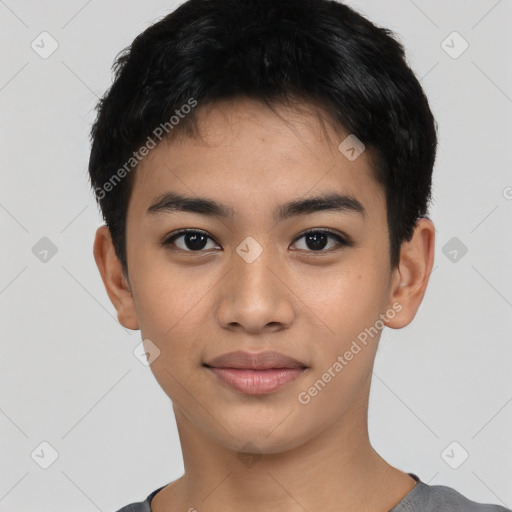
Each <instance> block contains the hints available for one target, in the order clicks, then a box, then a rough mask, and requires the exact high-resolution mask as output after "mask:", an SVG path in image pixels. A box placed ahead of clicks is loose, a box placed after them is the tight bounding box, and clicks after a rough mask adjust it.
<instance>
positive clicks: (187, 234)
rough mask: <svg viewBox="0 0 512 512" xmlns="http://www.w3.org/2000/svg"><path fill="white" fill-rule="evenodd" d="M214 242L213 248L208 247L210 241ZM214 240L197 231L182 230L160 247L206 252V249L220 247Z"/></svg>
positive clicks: (203, 232)
mask: <svg viewBox="0 0 512 512" xmlns="http://www.w3.org/2000/svg"><path fill="white" fill-rule="evenodd" d="M209 240H211V241H212V242H214V245H213V247H207V245H208V241H209ZM216 244H217V243H216V242H215V240H213V238H212V237H211V236H210V235H208V234H207V233H206V231H200V230H197V229H181V230H180V231H177V232H176V233H173V234H171V235H170V236H169V237H167V238H166V239H165V240H164V241H163V242H161V244H160V245H162V246H164V247H166V248H169V249H171V250H174V249H173V246H175V247H177V248H178V249H179V250H180V251H182V252H204V251H205V250H206V249H212V248H213V249H215V248H217V247H219V246H218V245H216Z"/></svg>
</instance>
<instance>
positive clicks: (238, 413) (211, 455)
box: [94, 99, 435, 512]
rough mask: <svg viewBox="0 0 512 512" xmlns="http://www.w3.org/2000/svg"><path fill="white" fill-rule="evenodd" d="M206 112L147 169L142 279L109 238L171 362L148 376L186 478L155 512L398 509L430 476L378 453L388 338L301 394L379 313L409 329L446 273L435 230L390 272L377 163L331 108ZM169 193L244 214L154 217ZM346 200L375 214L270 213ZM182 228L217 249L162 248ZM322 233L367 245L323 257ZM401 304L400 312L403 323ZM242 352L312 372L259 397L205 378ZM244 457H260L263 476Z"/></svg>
mask: <svg viewBox="0 0 512 512" xmlns="http://www.w3.org/2000/svg"><path fill="white" fill-rule="evenodd" d="M196 113H197V115H198V121H199V128H200V136H195V137H181V138H179V139H175V140H174V141H172V142H170V143H169V144H166V143H164V144H160V145H158V146H157V147H156V148H155V149H153V150H152V151H151V152H150V154H149V155H148V156H147V157H146V158H145V160H144V161H143V162H142V163H141V164H140V166H139V168H138V169H137V171H136V172H137V173H136V176H135V183H134V189H133V192H132V196H131V198H130V203H129V209H128V216H127V254H128V269H129V273H128V276H124V275H123V272H122V268H121V264H120V262H119V260H118V259H117V257H116V255H115V252H114V248H113V245H112V242H111V238H110V235H109V232H108V229H107V228H106V227H105V226H102V227H100V228H99V229H98V230H97V233H96V239H95V243H94V256H95V259H96V263H97V266H98V269H99V271H100V274H101V277H102V279H103V282H104V284H105V287H106V291H107V293H108V295H109V298H110V300H111V301H112V303H113V305H114V306H115V308H116V310H117V315H118V319H119V322H120V323H121V324H122V325H123V326H125V327H126V328H129V329H140V331H141V335H142V339H150V340H151V342H152V343H153V344H154V346H156V347H158V350H160V354H159V356H158V357H157V358H156V359H155V360H154V361H153V362H152V364H151V370H152V372H153V374H154V375H155V377H156V379H157V381H158V382H159V384H160V385H161V387H162V389H163V390H164V391H165V393H166V394H167V395H168V396H169V398H170V399H171V400H172V402H173V407H174V411H175V414H176V421H177V425H178V431H179V435H180V442H181V447H182V452H183V458H184V466H185V473H184V475H183V476H182V477H181V478H180V479H178V480H176V481H174V482H172V483H171V484H169V485H168V486H167V487H165V488H164V489H163V490H162V491H160V492H159V493H158V494H157V495H156V496H155V498H154V499H153V501H152V509H153V511H154V512H164V511H167V512H169V511H178V510H180V511H186V510H191V509H192V510H194V509H195V510H197V511H199V512H208V511H218V510H223V511H226V512H231V511H233V512H234V511H239V510H248V504H250V510H251V511H253V512H259V511H268V510H273V511H282V512H291V511H299V510H300V511H303V510H304V509H305V510H308V511H316V510H322V511H337V512H340V511H341V512H343V511H349V510H350V511H353V510H358V511H359V512H365V511H372V512H377V511H382V512H386V511H388V510H389V509H391V508H392V507H393V506H394V505H396V504H397V503H398V502H399V501H400V500H401V499H402V498H403V497H404V496H405V495H406V494H407V493H408V492H409V491H410V490H411V489H412V488H413V487H414V485H415V481H414V480H413V479H412V478H411V477H410V476H409V475H407V474H406V473H404V472H402V471H400V470H398V469H396V468H394V467H392V466H390V465H389V464H388V463H387V462H385V461H384V460H383V459H382V458H381V457H380V456H379V455H378V453H377V452H376V451H375V450H374V449H373V447H372V446H371V444H370V441H369V436H368V428H367V413H368V397H369V391H370V382H371V375H372V368H373V364H374V358H375V354H376V350H377V345H378V340H379V338H380V332H381V331H380V330H379V334H378V335H376V336H374V337H373V338H371V337H369V341H368V343H367V345H366V346H362V350H361V351H360V352H358V353H357V355H355V356H354V357H353V359H352V360H351V361H350V362H348V364H347V365H346V366H344V367H343V370H342V371H340V372H339V373H336V376H335V377H333V378H332V379H331V381H330V382H329V383H328V384H327V385H326V386H325V387H324V388H323V389H322V390H321V391H320V392H318V393H317V394H316V396H314V397H312V398H311V400H310V402H309V403H307V404H302V403H300V402H299V401H298V398H297V397H298V395H299V393H300V392H303V391H307V390H308V389H309V388H310V387H311V386H312V385H313V384H314V383H315V381H317V380H318V379H319V378H321V376H322V374H324V373H325V372H326V371H327V370H328V368H329V367H332V366H333V363H334V362H335V361H336V360H337V357H338V356H339V355H343V354H344V353H345V352H346V351H347V350H349V348H350V346H351V344H352V342H353V341H354V340H356V339H357V336H358V334H360V333H361V332H362V331H364V329H365V328H369V327H370V326H373V325H375V323H376V321H377V320H378V319H379V315H384V316H385V325H386V326H388V327H390V328H393V329H400V328H402V327H404V326H406V325H408V324H409V323H410V322H411V321H412V319H413V318H414V316H415V314H416V312H417V310H418V308H419V306H420V304H421V301H422V299H423V296H424V293H425V290H426V287H427V284H428V280H429V277H430V273H431V270H432V265H433V259H434V235H435V229H434V225H433V223H432V222H431V221H430V220H428V219H420V220H419V221H418V222H417V225H416V229H415V232H414V235H413V238H412V239H411V241H410V242H407V243H404V244H403V245H402V248H401V258H400V264H399V267H398V268H396V269H391V268H390V261H389V250H388V249H389V239H388V227H387V221H386V203H385V196H384V191H383V189H382V188H381V186H380V185H379V184H378V183H377V182H376V181H375V179H374V177H373V174H372V170H371V162H370V154H369V151H365V152H363V154H362V155H361V156H359V158H357V159H356V160H354V161H350V160H349V159H347V158H346V157H345V155H343V154H342V153H341V152H340V151H339V150H338V145H339V143H340V142H341V141H342V140H343V139H344V138H345V136H346V135H347V134H344V133H341V131H340V130H339V129H335V128H334V126H333V125H332V124H331V123H330V122H328V118H327V114H326V113H324V112H322V111H321V109H319V108H318V107H314V106H313V105H306V104H303V105H302V111H301V113H300V115H299V114H298V113H297V112H295V111H292V110H291V109H289V108H286V107H284V106H280V107H278V108H276V111H275V112H273V111H272V110H270V109H269V108H268V107H266V106H264V105H263V104H261V103H259V102H256V101H254V100H248V99H238V100H231V101H227V102H222V103H217V104H212V105H207V106H200V107H198V109H197V112H196ZM277 114H279V115H277ZM319 114H320V116H319ZM321 116H323V119H324V120H323V122H322V121H321V118H322V117H321ZM170 191H172V192H177V193H181V194H184V195H188V196H200V197H207V198H210V199H213V200H215V201H218V202H221V203H224V204H225V205H228V206H229V207H231V208H232V209H233V212H234V214H233V216H232V218H215V217H211V216H207V215H204V214H199V213H191V212H181V211H175V212H167V213H159V214H153V215H151V214H147V209H148V208H149V206H151V205H152V204H153V203H154V202H155V199H156V198H158V197H159V196H160V195H161V194H162V193H164V192H170ZM332 191H335V192H339V193H340V194H350V195H351V196H353V197H355V198H357V199H358V200H359V201H360V202H361V203H362V204H363V206H364V208H365V215H364V216H363V215H360V214H358V213H355V212H347V211H345V212H342V211H320V212H314V213H310V214H307V215H299V216H296V217H290V218H289V219H286V220H284V221H282V222H276V220H275V219H274V217H273V215H272V214H273V212H274V210H275V209H276V208H277V206H278V205H281V204H283V203H285V202H287V201H290V200H293V199H303V198H304V197H310V196H314V195H317V194H319V193H321V192H332ZM183 228H188V229H199V230H202V231H205V232H207V234H208V236H210V237H212V239H208V244H207V246H205V248H204V249H203V252H202V253H198V252H197V251H196V252H194V251H191V250H190V245H189V246H187V245H186V243H185V242H186V239H185V238H184V237H181V238H180V239H178V240H176V241H175V244H177V245H175V246H174V247H173V246H168V247H165V246H162V245H160V242H162V241H163V240H165V239H166V238H169V235H171V234H172V233H174V232H175V231H177V230H179V229H183ZM313 228H315V229H318V230H321V228H328V229H330V230H331V231H334V232H335V233H339V234H340V235H342V236H346V237H349V238H350V239H351V240H352V241H353V243H354V245H353V246H343V245H341V246H340V245H338V242H337V240H336V239H328V245H327V246H326V247H325V248H324V249H321V250H320V251H318V250H317V251H315V250H314V246H313V248H311V244H310V245H308V244H307V243H306V238H305V237H301V238H298V236H300V235H301V234H302V233H303V232H304V231H305V230H309V229H313ZM248 236H251V237H252V238H254V239H255V240H256V241H257V242H258V244H259V245H260V246H261V248H262V249H263V252H262V254H261V255H260V256H259V257H258V258H257V259H256V260H255V261H254V262H252V263H248V262H246V261H245V260H244V259H243V258H241V257H240V256H239V254H238V253H237V252H236V248H237V247H238V246H239V245H240V244H241V242H242V241H243V240H245V239H246V237H248ZM192 247H193V246H192ZM180 248H181V252H180ZM187 249H188V252H184V251H187ZM393 304H395V305H396V304H399V305H400V306H401V310H400V312H396V314H395V315H393V318H389V317H390V315H389V314H387V312H388V311H389V310H390V309H391V310H392V309H393ZM381 318H382V317H381ZM234 350H245V351H250V352H260V351H264V350H276V351H279V352H282V353H284V354H286V355H289V356H291V357H293V358H295V359H298V360H300V361H302V362H304V363H305V364H306V365H307V366H308V369H307V370H306V371H305V372H304V373H303V374H302V375H301V376H300V377H298V378H297V379H296V380H295V381H293V382H291V383H289V384H287V385H286V386H285V387H283V388H280V389H279V390H277V391H275V392H273V393H270V394H268V395H260V396H249V395H245V394H243V393H240V392H237V391H234V390H232V389H230V388H228V387H226V386H225V385H224V384H223V383H221V382H220V381H219V379H217V377H216V376H215V375H213V374H212V373H211V372H210V371H208V370H207V369H206V368H205V367H204V366H203V363H204V362H205V361H208V360H209V359H211V358H213V357H216V356H218V355H221V354H224V353H226V352H231V351H234ZM248 443H249V444H248ZM240 452H247V453H249V454H251V453H252V454H253V457H254V458H253V459H252V463H251V464H248V463H247V462H246V459H243V458H242V457H240Z"/></svg>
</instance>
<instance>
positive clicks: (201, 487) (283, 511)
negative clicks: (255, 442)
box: [152, 395, 415, 512]
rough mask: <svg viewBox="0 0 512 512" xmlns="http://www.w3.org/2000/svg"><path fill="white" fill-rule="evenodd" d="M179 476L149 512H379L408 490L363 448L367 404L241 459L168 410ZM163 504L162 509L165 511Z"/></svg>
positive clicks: (407, 483)
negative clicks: (291, 443) (283, 445)
mask: <svg viewBox="0 0 512 512" xmlns="http://www.w3.org/2000/svg"><path fill="white" fill-rule="evenodd" d="M175 413H176V421H177V425H178V431H179V434H180V441H181V446H182V451H183V459H184V465H185V474H184V476H183V477H182V478H180V479H179V480H177V481H176V482H173V483H172V484H171V485H170V486H168V487H167V488H166V489H164V490H162V491H161V492H160V493H158V494H157V495H156V496H155V498H154V499H153V502H152V509H153V512H160V511H163V510H166V511H173V510H191V511H193V510H194V509H195V510H197V511H200V512H208V511H218V510H223V511H225V512H232V511H233V512H234V511H239V510H247V504H248V503H250V510H251V511H254V512H260V511H261V512H263V511H268V510H273V511H278V512H291V511H297V510H323V511H326V512H327V511H331V510H333V511H334V510H336V511H337V512H344V511H347V512H348V511H353V510H358V511H359V512H365V511H373V512H376V511H382V512H386V511H388V510H390V509H391V508H392V507H393V506H395V505H396V504H397V503H398V502H399V501H400V500H401V499H402V498H403V496H405V494H407V493H408V492H409V491H410V490H411V489H412V488H413V487H414V484H415V482H414V480H413V479H412V478H411V477H410V476H408V475H407V474H406V473H403V472H401V471H399V470H397V469H395V468H393V467H392V466H390V465H389V464H387V463H386V462H385V461H384V460H383V459H382V458H381V457H380V456H379V455H378V453H377V452H376V451H375V450H374V449H373V447H372V446H371V444H370V441H369V437H368V429H367V395H366V400H365V399H363V400H362V401H359V402H358V401H357V400H354V401H353V402H352V406H351V407H350V408H349V410H347V411H345V413H344V414H343V415H342V416H341V417H340V418H339V420H338V421H337V422H336V423H334V424H331V425H329V426H328V427H327V428H325V429H324V430H323V431H322V432H319V433H315V435H312V437H311V439H309V440H306V441H305V442H302V443H301V444H299V445H298V446H296V447H294V448H292V449H288V450H286V451H280V452H278V453H264V454H259V453H253V454H240V453H237V452H236V451H234V450H232V449H230V448H227V447H226V446H224V445H223V444H221V443H218V442H215V440H214V439H212V437H210V436H207V435H205V434H204V433H203V432H202V431H201V430H200V429H198V428H197V427H196V426H195V425H194V424H192V423H191V422H190V421H189V420H188V418H187V417H186V416H185V415H184V414H183V413H182V411H181V410H180V409H179V408H178V407H176V406H175ZM164 505H165V506H164Z"/></svg>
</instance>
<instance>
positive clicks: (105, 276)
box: [93, 226, 140, 330]
mask: <svg viewBox="0 0 512 512" xmlns="http://www.w3.org/2000/svg"><path fill="white" fill-rule="evenodd" d="M93 252H94V259H95V260H96V265H97V266H98V270H99V271H100V274H101V278H102V280H103V284H104V285H105V289H106V291H107V294H108V296H109V298H110V301H111V302H112V304H113V305H114V307H115V308H116V311H117V319H118V320H119V323H120V324H121V325H123V326H124V327H126V328H127V329H132V330H138V329H140V326H139V320H138V318H137V314H136V310H135V303H134V301H133V295H132V292H131V289H130V283H129V281H128V279H127V278H126V277H125V275H124V273H123V268H122V265H121V262H120V261H119V259H118V257H117V255H116V253H115V249H114V244H113V243H112V237H111V236H110V230H109V229H108V227H107V226H101V227H99V228H98V229H97V231H96V237H95V239H94V250H93Z"/></svg>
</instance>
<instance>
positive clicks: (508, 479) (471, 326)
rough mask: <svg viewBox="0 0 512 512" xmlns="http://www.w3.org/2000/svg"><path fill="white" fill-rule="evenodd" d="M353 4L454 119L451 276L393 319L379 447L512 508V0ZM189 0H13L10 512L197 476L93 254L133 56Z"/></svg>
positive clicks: (0, 431) (4, 70)
mask: <svg viewBox="0 0 512 512" xmlns="http://www.w3.org/2000/svg"><path fill="white" fill-rule="evenodd" d="M350 4H351V5H352V6H353V7H355V8H356V9H357V10H359V11H360V12H362V13H363V14H365V15H367V16H368V17H369V18H370V19H372V20H373V21H374V22H376V23H378V24H380V25H383V26H386V27H389V28H391V29H392V30H395V31H396V32H397V33H398V34H399V36H400V39H401V40H402V42H403V43H404V44H405V46H406V49H407V54H408V58H409V62H410V64H411V66H412V68H413V69H414V71H415V72H416V73H417V75H418V77H419V78H421V81H422V85H423V86H424V88H425V91H426V93H427V96H428V97H429V99H430V102H431V106H432V110H433V112H434V115H435V116H436V118H437V121H438V123H439V127H440V131H439V135H440V146H439V153H438V160H437V163H436V167H435V174H434V197H435V203H434V207H433V209H432V219H433V220H434V222H435V224H436V227H437V243H436V245H437V247H436V261H435V267H434V272H433V274H432V278H431V282H430V285H429V288H428V291H427V294H426V297H425V299H424V303H423V305H422V306H421V308H420V311H419V313H418V315H417V316H416V318H415V320H414V321H413V323H412V324H411V325H410V326H408V327H406V328H404V329H403V330H401V331H395V330H388V329H385V330H384V333H383V336H382V340H381V346H380V349H379V352H378V356H377V361H376V366H375V376H374V382H373V387H372V393H371V402H370V418H369V421H370V436H371V440H372V442H373V444H374V446H375V447H376V449H377V450H378V451H379V452H380V453H381V455H382V456H383V457H384V458H385V459H387V460H388V461H389V462H390V463H391V464H393V465H395V466H397V467H398V468H400V469H402V470H404V471H410V472H415V473H416V474H417V475H419V476H420V478H421V479H422V480H423V481H425V482H428V483H430V484H444V485H449V486H452V487H454V488H456V489H457V490H459V491H460V492H461V493H463V494H465V495H467V496H468V497H470V498H471V499H474V500H476V501H482V502H491V503H500V504H506V505H507V506H508V507H512V437H511V435H510V432H511V431H512V428H511V427H512V403H511V402H512V384H511V379H510V362H511V356H512V336H511V334H512V327H511V322H510V320H511V313H512V271H511V267H510V262H511V261H512V243H511V229H510V226H511V220H512V173H511V168H512V167H511V163H512V162H511V159H512V157H511V155H512V153H511V151H510V145H511V141H512V140H511V135H512V121H511V117H512V65H511V62H512V49H511V46H512V44H511V36H510V27H512V1H511V0H500V1H496V0H485V1H484V0H482V1H474V2H473V1H471V2H468V1H462V0H458V1H452V2H445V1H441V0H435V1H429V2H419V0H418V1H416V2H413V1H412V0H392V1H386V2H378V1H371V0H354V1H351V2H350ZM176 5H177V3H173V2H171V1H157V0H150V1H144V2H142V1H139V2H136V1H134V0H130V1H128V0H123V1H121V0H107V1H103V2H100V1H98V0H89V1H88V2H87V1H84V0H72V1H67V2H63V1H61V2H58V1H43V2H36V1H35V0H25V1H21V0H0V43H1V45H0V52H1V59H2V60H1V63H2V64H1V69H0V112H1V113H0V140H1V151H0V172H1V183H2V186H1V188H0V228H1V235H2V250H1V251H0V264H1V267H0V268H1V274H0V332H1V333H2V340H1V345H0V349H1V357H0V511H2V512H6V511H9V512H13V511H15V512H18V511H37V512H46V511H55V510H74V511H77V512H79V511H94V510H102V511H109V510H116V509H117V508H119V507H121V506H122V505H125V504H127V503H129V502H132V501H137V500H140V499H143V498H145V497H146V495H147V494H149V492H150V491H152V490H154V489H156V488H157V487H158V486H161V485H164V484H166V483H168V482H170V481H171V480H173V479H175V478H177V477H179V476H180V475H181V474H182V470H183V467H182V461H181V455H180V448H179V442H178V438H177V432H176V428H175V423H174V416H173V413H172V409H171V405H170V401H169V400H168V398H167V397H166V396H165V395H164V393H163V392H162V391H161V389H160V388H159V386H158V384H157V383H156V381H155V380H154V378H153V376H152V374H151V372H150V370H149V368H147V367H145V366H144V365H142V364H141V363H140V362H139V360H137V359H136V358H135V356H134V355H133V353H132V351H133V350H134V348H135V347H137V345H139V343H140V332H138V331H137V332H131V331H127V330H126V329H124V328H123V327H121V326H120V325H119V324H118V322H117V318H116V314H115V310H114V308H113V307H112V305H111V303H110V301H109V299H108V297H107V295H106V292H105V291H104V288H103V284H102V282H101V280H100V276H99V273H98V271H97V269H96V266H95V263H94V259H93V255H92V243H93V237H94V233H95V230H96V228H97V227H98V226H99V225H100V224H101V223H102V219H101V216H100V215H99V213H98V210H97V208H96V205H95V202H94V197H93V195H92V193H91V192H90V190H89V188H88V181H87V162H88V151H89V141H88V133H89V129H90V124H91V122H92V121H93V119H94V110H93V107H94V105H95V103H96V101H97V99H98V97H99V96H101V95H102V94H103V92H104V91H105V90H106V88H107V87H108V86H109V84H110V80H111V75H110V67H111V64H112V62H113V59H114V57H115V55H116V54H117V53H118V52H119V51H120V50H121V49H123V48H124V47H125V46H127V45H128V44H130V42H131V41H132V40H133V38H134V37H135V36H136V35H137V34H139V33H140V32H141V31H142V30H143V29H145V28H146V27H148V26H149V25H150V24H152V23H153V22H154V21H155V20H156V19H158V18H160V17H162V16H163V15H165V14H166V13H168V12H169V11H171V10H173V8H174V7H175V6H176ZM43 31H47V32H48V33H49V34H51V37H52V38H53V39H54V40H56V41H57V43H58V48H57V50H56V51H55V52H54V53H53V54H52V55H50V56H48V57H47V58H42V57H41V56H40V53H41V52H43V50H44V51H49V50H50V49H51V44H52V41H51V40H50V39H49V38H48V36H39V35H40V34H41V32H43ZM454 31H457V32H458V33H459V34H460V36H461V37H462V38H464V40H466V41H467V42H468V44H469V48H468V49H467V50H466V51H465V52H464V53H462V54H461V55H458V54H459V53H460V51H461V50H462V49H463V48H464V46H463V45H464V41H463V40H462V39H461V38H460V37H459V36H457V35H455V36H453V35H452V36H450V34H451V33H452V32H454ZM448 36H450V37H448ZM447 37H448V39H447ZM41 38H46V39H44V40H43V42H41ZM33 41H35V43H34V44H38V45H39V47H37V46H36V48H38V51H39V53H37V52H36V51H35V50H34V49H33V48H32V47H31V43H32V42H33ZM443 41H445V43H443ZM43 46H44V48H43ZM450 54H451V55H450ZM454 56H457V58H454ZM43 237H47V238H48V239H49V240H50V241H51V243H52V244H53V245H54V246H55V248H56V250H57V252H56V253H55V254H52V252H51V250H50V252H48V253H47V254H46V255H45V256H44V254H45V253H43V252H41V251H43V250H44V249H45V248H48V246H49V242H48V240H43V241H41V239H42V238H43ZM454 237H455V240H452V239H453V238H454ZM462 244H464V246H465V247H467V253H466V254H463V251H462V250H461V249H462V248H463V246H462ZM50 245H51V244H50ZM34 247H35V249H34ZM453 251H456V253H455V252H453ZM455 255H456V256H457V259H456V260H454V257H455ZM41 258H43V260H44V259H45V258H46V261H41ZM43 441H46V442H48V443H49V444H50V445H51V446H52V447H53V449H54V450H56V452H57V453H58V458H57V459H56V460H55V462H54V463H53V464H52V465H50V467H48V469H42V467H40V465H41V464H43V465H44V464H47V463H49V462H51V453H52V452H51V449H50V448H48V447H47V446H45V445H43V446H40V443H41V442H43ZM454 441H455V442H457V443H458V444H456V445H451V446H450V444H451V443H452V442H454ZM447 447H448V449H447ZM465 451H467V452H468V454H469V458H467V460H465V461H464V462H463V463H462V464H461V461H462V460H463V458H464V453H465ZM32 453H34V455H33V456H31V454H32ZM448 462H449V463H450V464H451V465H459V464H460V466H459V467H458V468H457V469H453V468H452V467H450V465H449V464H448Z"/></svg>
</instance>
